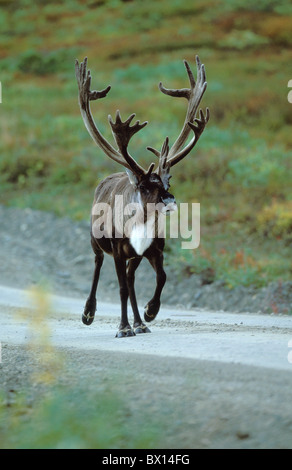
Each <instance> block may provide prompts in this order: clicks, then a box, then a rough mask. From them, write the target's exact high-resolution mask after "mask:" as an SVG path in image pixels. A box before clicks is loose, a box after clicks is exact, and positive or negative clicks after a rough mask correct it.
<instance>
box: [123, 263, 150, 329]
mask: <svg viewBox="0 0 292 470" xmlns="http://www.w3.org/2000/svg"><path fill="white" fill-rule="evenodd" d="M141 260H142V258H131V259H130V260H129V263H128V268H127V283H128V290H129V297H130V301H131V306H132V310H133V314H134V332H135V333H136V334H140V333H151V331H150V330H149V328H148V327H147V326H146V325H145V324H144V323H143V322H142V319H141V317H140V313H139V309H138V305H137V300H136V294H135V288H134V283H135V271H136V269H137V268H138V266H139V264H140V263H141Z"/></svg>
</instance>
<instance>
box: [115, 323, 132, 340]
mask: <svg viewBox="0 0 292 470" xmlns="http://www.w3.org/2000/svg"><path fill="white" fill-rule="evenodd" d="M129 336H136V334H135V332H134V331H133V330H132V328H131V327H130V326H125V328H122V329H121V330H119V331H118V332H117V334H116V338H128V337H129Z"/></svg>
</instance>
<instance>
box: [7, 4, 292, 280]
mask: <svg viewBox="0 0 292 470" xmlns="http://www.w3.org/2000/svg"><path fill="white" fill-rule="evenodd" d="M291 33H292V5H291V1H290V0H278V1H273V0H258V1H257V2H254V1H251V0H245V1H244V0H234V1H231V0H228V1H223V0H222V1H221V0H219V1H214V0H204V1H201V0H199V1H194V0H192V1H190V0H185V1H184V2H181V0H167V1H166V0H159V1H157V0H155V1H154V0H148V2H145V1H142V0H127V1H121V0H97V1H95V0H67V1H50V2H47V1H43V0H34V1H31V0H20V1H17V0H16V1H13V0H12V1H5V0H0V59H1V70H0V81H1V83H2V104H1V105H0V126H1V134H0V136H1V140H0V149H1V150H0V203H2V204H6V205H10V206H18V207H31V208H35V209H41V210H49V211H54V212H55V213H56V214H58V215H60V216H65V215H66V216H69V217H72V218H74V219H77V220H80V219H85V218H88V214H89V212H90V206H91V202H92V198H93V192H94V188H95V186H96V185H97V183H98V182H99V181H100V180H101V179H102V178H104V177H105V176H107V175H108V174H110V173H111V172H115V171H120V167H119V166H118V165H117V164H115V163H114V162H113V161H111V160H110V159H108V158H106V157H105V156H104V155H103V154H102V152H101V151H100V150H99V149H98V148H97V147H96V146H95V145H94V143H93V142H92V140H91V138H90V137H89V135H88V133H87V131H86V129H85V127H84V124H83V122H82V119H81V116H80V112H79V107H78V102H77V85H76V81H75V76H74V61H75V58H78V59H79V60H82V59H83V58H84V56H88V62H89V68H90V69H91V72H92V76H93V82H92V87H93V88H96V89H102V88H104V87H106V86H107V85H108V84H110V85H111V86H112V90H111V92H110V93H109V95H108V97H107V98H106V99H105V100H102V101H98V102H95V103H93V105H92V112H93V114H94V116H95V120H96V121H97V122H98V123H99V125H100V128H101V129H102V131H103V132H104V134H106V136H107V137H108V138H109V139H111V138H112V137H111V132H110V128H109V125H108V122H107V116H108V114H112V115H114V114H115V111H116V109H120V110H121V113H122V116H123V118H126V117H127V116H128V115H129V114H130V113H132V112H135V113H136V115H137V119H140V120H141V121H144V120H148V121H149V124H148V126H147V127H146V128H145V129H143V131H142V132H140V133H139V134H138V135H137V136H135V137H134V139H133V141H132V142H131V151H132V154H133V155H134V156H135V158H136V159H137V160H138V161H139V162H140V163H141V164H143V165H145V166H146V165H148V164H150V163H151V161H153V155H151V154H150V153H149V152H148V151H146V146H148V145H150V146H153V147H155V148H160V147H161V145H162V143H163V141H164V139H165V137H166V136H167V135H168V136H169V137H170V141H171V142H173V141H174V140H175V138H176V137H177V135H178V133H179V131H180V129H181V127H182V123H183V121H184V116H185V111H186V103H185V101H184V100H174V99H172V98H169V97H166V96H165V95H163V94H162V93H160V92H159V90H158V86H157V85H158V83H159V81H162V82H163V84H164V85H165V86H166V87H168V88H175V87H179V88H180V87H184V86H188V80H187V76H186V72H185V69H184V66H183V62H182V61H183V59H187V60H188V61H190V62H191V63H192V64H193V68H195V67H194V58H195V54H198V55H199V56H200V58H201V60H202V62H203V63H204V64H205V66H206V72H207V80H208V88H207V91H206V93H205V95H204V98H203V101H202V106H203V107H206V106H208V107H209V108H210V112H211V119H210V122H209V124H208V126H207V128H206V130H205V132H204V134H203V135H202V137H201V139H200V141H199V143H198V145H197V147H196V149H195V151H193V152H192V154H191V155H189V156H188V157H187V158H186V159H185V160H183V162H181V163H180V164H179V165H177V166H176V167H174V170H173V179H172V180H171V183H172V187H171V189H172V192H173V193H174V194H175V195H176V197H177V200H178V202H200V204H201V244H200V247H199V249H197V250H195V251H194V252H193V253H192V252H189V251H188V252H184V251H181V250H180V249H179V243H175V241H173V240H170V241H169V243H168V251H169V253H168V255H169V256H168V260H169V262H170V263H171V264H172V265H173V266H174V267H178V268H179V269H180V271H181V272H182V273H183V274H185V275H191V274H192V273H200V272H202V271H203V270H206V269H207V270H209V272H211V273H212V277H213V279H223V280H224V281H225V284H226V286H229V287H232V286H234V285H238V284H242V285H249V284H253V285H256V286H262V285H265V284H266V283H268V282H269V281H272V280H275V279H281V280H287V279H291V258H290V252H291V241H292V203H291V155H292V133H291V124H292V104H290V103H289V102H288V92H289V88H288V81H289V80H290V79H292V67H291V63H292V60H291V59H292V49H291V47H292V34H291Z"/></svg>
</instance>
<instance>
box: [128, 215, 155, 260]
mask: <svg viewBox="0 0 292 470" xmlns="http://www.w3.org/2000/svg"><path fill="white" fill-rule="evenodd" d="M153 230H154V220H153V221H152V220H151V221H149V220H148V221H147V222H146V223H145V224H135V225H134V227H133V229H132V232H131V235H130V244H131V245H132V247H133V248H134V250H135V251H136V253H137V255H139V256H142V255H143V253H144V252H145V251H146V250H147V249H148V248H149V246H150V245H151V243H152V242H153Z"/></svg>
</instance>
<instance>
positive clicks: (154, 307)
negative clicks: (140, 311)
mask: <svg viewBox="0 0 292 470" xmlns="http://www.w3.org/2000/svg"><path fill="white" fill-rule="evenodd" d="M159 309H160V302H158V303H155V304H151V303H150V302H148V304H147V305H146V306H145V310H144V320H145V321H147V322H150V321H153V320H154V318H155V317H156V315H157V314H158V312H159Z"/></svg>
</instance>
